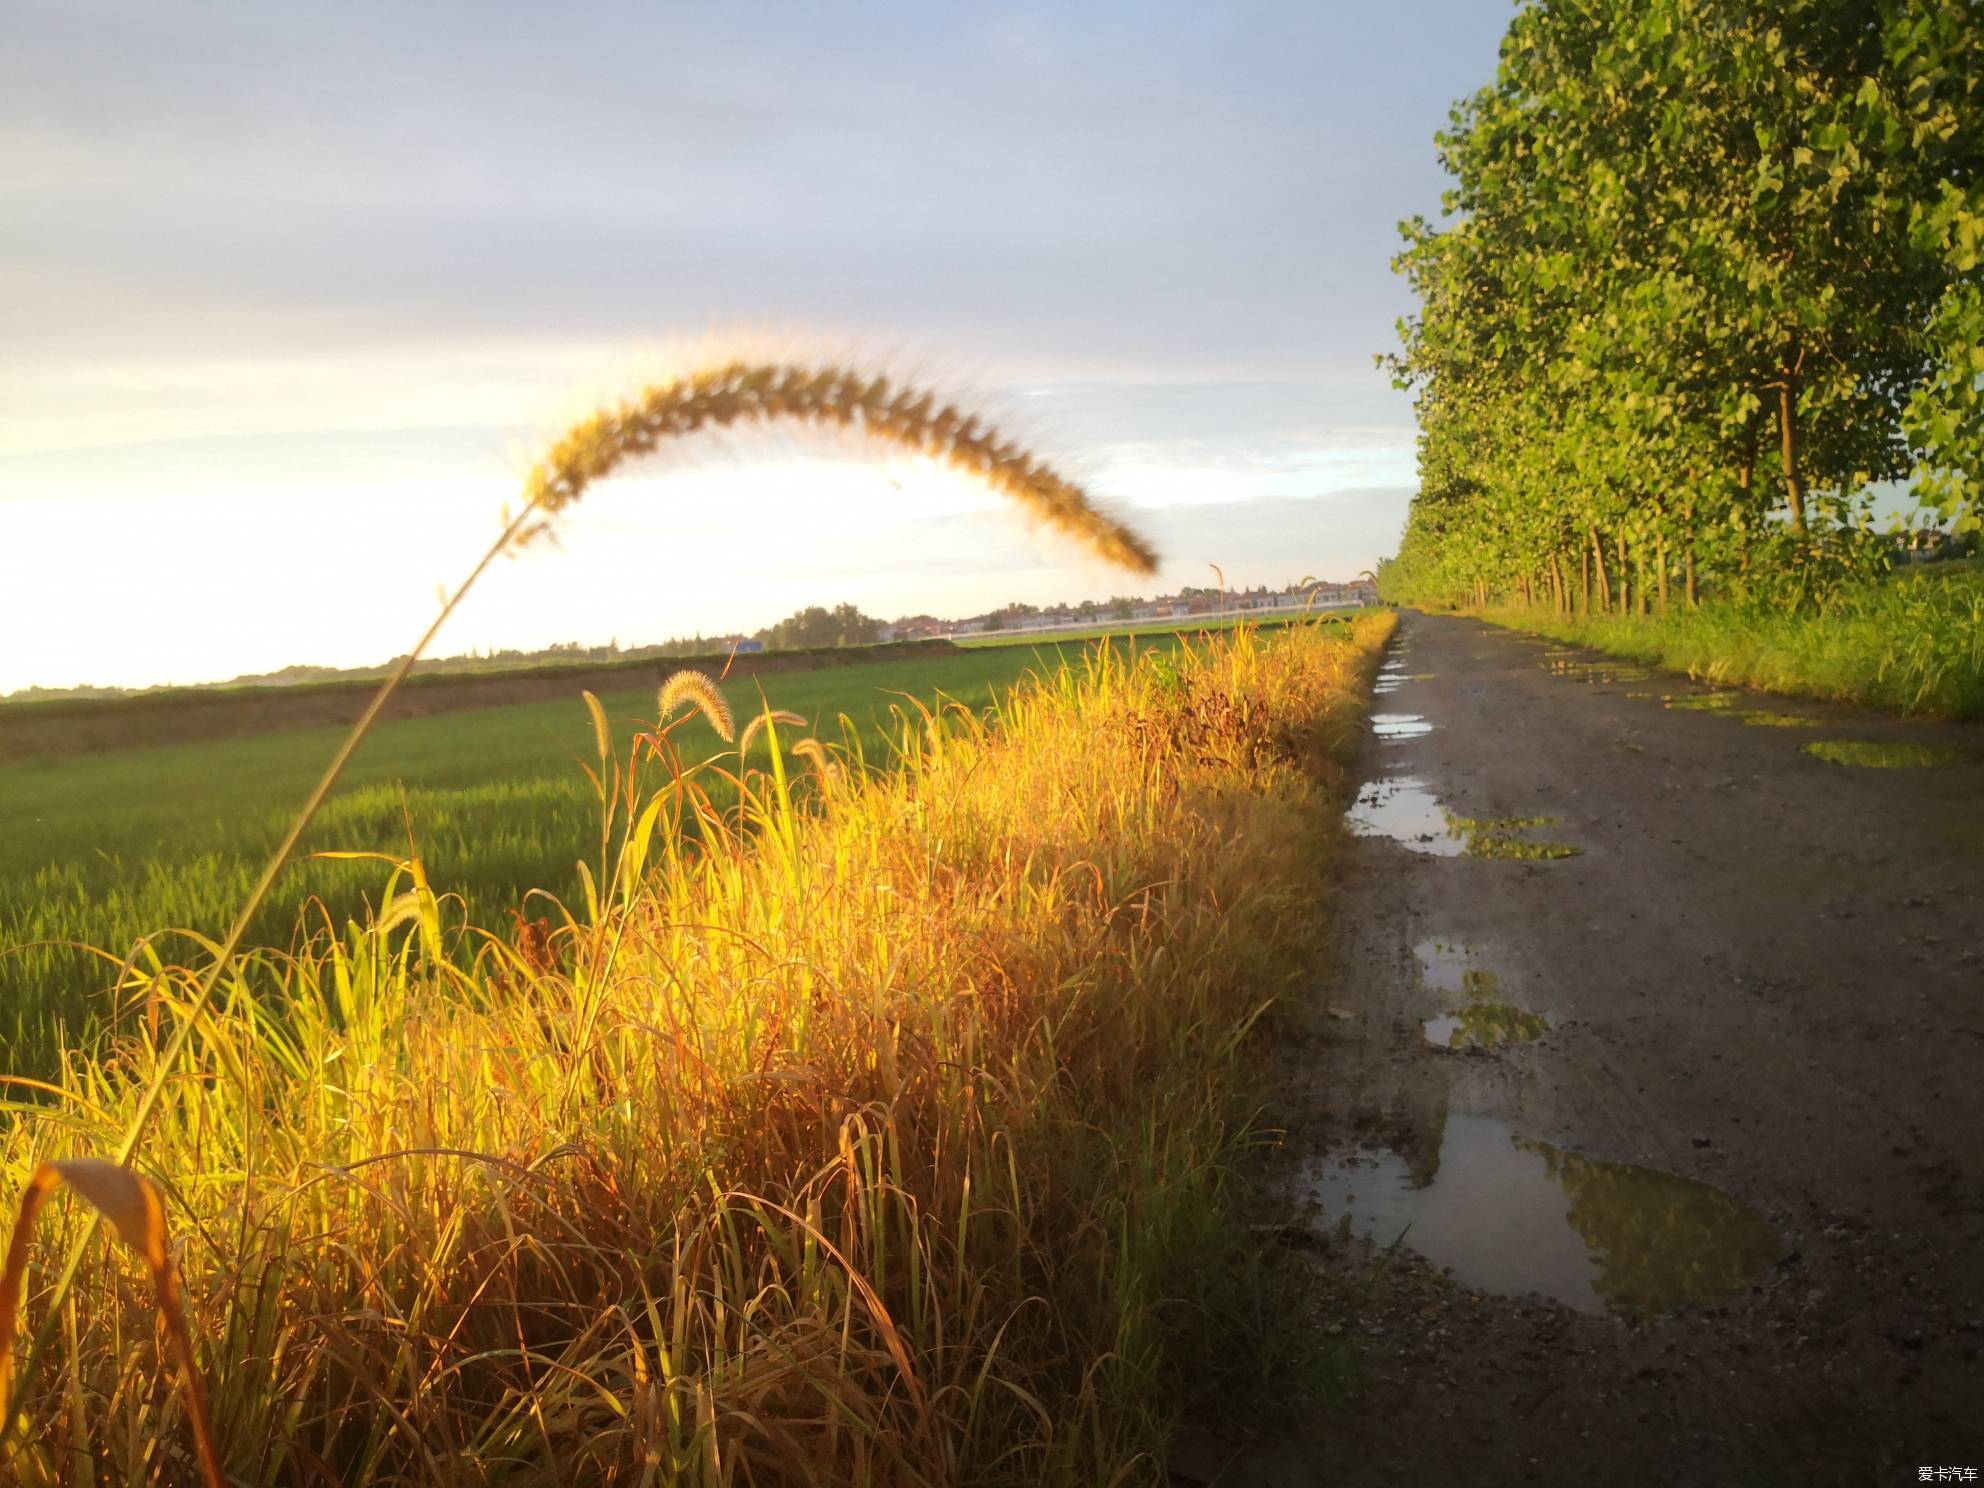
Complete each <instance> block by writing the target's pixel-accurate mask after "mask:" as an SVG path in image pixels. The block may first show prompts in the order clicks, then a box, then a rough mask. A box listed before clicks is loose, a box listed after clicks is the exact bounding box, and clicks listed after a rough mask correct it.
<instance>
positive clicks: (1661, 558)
mask: <svg viewBox="0 0 1984 1488" xmlns="http://www.w3.org/2000/svg"><path fill="white" fill-rule="evenodd" d="M1653 556H1654V558H1655V560H1656V561H1657V562H1658V563H1659V565H1660V569H1659V575H1660V578H1659V582H1660V618H1661V619H1663V620H1665V619H1666V618H1667V534H1666V533H1664V532H1663V533H1661V534H1660V540H1659V541H1658V542H1657V543H1655V544H1654V549H1653Z"/></svg>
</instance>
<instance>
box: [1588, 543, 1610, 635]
mask: <svg viewBox="0 0 1984 1488" xmlns="http://www.w3.org/2000/svg"><path fill="white" fill-rule="evenodd" d="M1591 567H1592V572H1593V573H1594V574H1596V575H1597V578H1598V604H1599V608H1600V609H1601V610H1602V611H1604V612H1605V613H1606V614H1610V613H1611V611H1612V585H1611V583H1610V582H1609V581H1608V580H1607V579H1606V577H1605V544H1604V543H1602V542H1600V541H1599V540H1598V529H1597V528H1595V527H1594V528H1593V529H1592V532H1591ZM1586 613H1587V614H1589V613H1590V608H1589V606H1587V607H1586Z"/></svg>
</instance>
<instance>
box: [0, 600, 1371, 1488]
mask: <svg viewBox="0 0 1984 1488" xmlns="http://www.w3.org/2000/svg"><path fill="white" fill-rule="evenodd" d="M1390 624H1391V621H1390V619H1389V617H1384V616H1371V617H1365V618H1362V619H1360V620H1358V621H1357V622H1356V623H1355V624H1354V625H1353V626H1349V627H1344V626H1330V627H1324V626H1310V625H1302V626H1295V627H1288V628H1284V629H1281V630H1278V631H1276V632H1275V633H1273V635H1272V636H1266V635H1262V634H1259V633H1256V632H1253V631H1250V630H1245V629H1242V630H1238V631H1235V632H1232V633H1229V634H1227V635H1224V636H1221V637H1218V638H1208V639H1207V640H1205V641H1204V642H1202V643H1200V644H1198V645H1196V646H1192V647H1187V648H1181V649H1179V650H1177V651H1174V652H1172V653H1169V654H1168V655H1144V654H1133V655H1127V656H1126V655H1125V654H1124V653H1123V652H1121V651H1120V650H1118V649H1116V648H1112V647H1108V646H1103V647H1099V648H1097V649H1096V650H1095V651H1094V652H1093V653H1092V654H1091V656H1090V659H1089V660H1088V662H1087V664H1086V665H1085V666H1082V667H1075V668H1067V669H1061V670H1056V671H1051V672H1048V673H1046V674H1044V675H1042V676H1040V677H1038V678H1036V679H1034V680H1032V681H1031V682H1029V683H1027V684H1025V685H1023V686H1022V687H1021V688H1019V689H1018V690H1017V691H1016V692H1014V693H1013V694H1012V695H1011V696H1010V697H1009V698H1008V700H1007V701H1006V702H1005V704H1004V705H1003V706H1002V707H1001V709H1000V710H999V711H998V713H997V715H996V717H995V718H993V719H989V720H988V719H985V718H981V717H978V716H975V715H969V714H963V713H959V712H947V713H927V712H924V711H922V710H915V711H909V712H905V713H904V714H903V715H902V716H901V717H900V718H899V721H898V728H897V730H896V733H895V737H894V742H893V750H894V753H895V756H896V758H894V759H892V760H889V761H880V760H871V759H868V758H865V757H864V752H863V751H862V750H860V749H843V750H838V751H831V753H832V754H833V755H834V758H833V759H832V760H831V763H832V764H833V765H834V766H835V767H836V769H837V771H838V777H839V778H838V780H837V781H836V783H835V786H834V788H833V789H832V790H831V791H822V790H819V789H817V788H815V787H814V786H812V785H811V784H810V783H805V782H810V781H812V780H813V779H814V777H815V775H816V771H815V770H814V768H813V767H812V766H809V767H807V768H806V769H804V770H800V771H793V770H792V769H791V766H790V755H791V750H792V744H791V743H790V742H789V736H788V734H787V733H786V732H784V731H782V730H781V728H780V725H779V722H778V721H774V722H773V723H772V724H771V725H769V726H767V727H764V728H763V729H762V733H763V734H764V735H765V736H766V743H765V744H763V745H760V746H759V749H758V752H756V753H754V754H753V755H751V756H750V757H748V758H746V757H744V756H742V755H740V754H738V753H735V752H733V753H730V754H727V755H719V756H716V757H715V758H714V759H712V760H709V761H707V762H703V763H699V764H694V765H684V764H683V763H682V761H681V759H680V757H679V756H678V755H677V754H676V752H675V750H674V748H673V743H672V730H671V729H670V728H669V727H668V724H667V720H659V721H657V723H656V724H655V726H654V727H653V729H652V730H651V732H649V733H648V734H647V735H646V736H644V737H643V739H642V743H641V746H640V747H638V748H636V747H634V745H633V739H632V737H631V735H630V734H628V733H627V731H625V730H622V729H620V728H617V727H613V726H601V727H600V728H599V730H598V734H597V738H596V740H595V748H596V751H597V754H598V764H597V770H596V782H597V785H598V787H599V791H598V795H599V800H600V803H601V811H602V817H603V818H604V820H605V821H606V823H607V827H606V830H605V831H604V833H603V836H602V842H601V845H600V847H599V849H598V856H597V858H595V859H593V861H592V862H591V863H590V864H589V866H587V867H586V868H585V870H584V874H583V877H584V880H585V884H586V889H585V893H584V897H583V902H582V903H578V904H573V905H570V906H566V905H558V906H556V907H555V909H554V911H553V918H554V925H553V928H552V929H551V931H550V933H548V934H543V935H536V934H534V935H529V936H526V935H523V934H521V933H513V932H506V931H505V930H504V929H502V928H501V927H485V926H476V925H472V924H469V923H467V922H466V920H465V918H464V917H463V915H462V914H461V913H460V912H459V910H458V909H456V908H454V907H453V902H452V901H451V900H450V899H449V898H448V897H447V895H446V893H445V887H446V886H445V885H442V884H437V883H433V882H431V881H430V880H429V879H428V876H427V874H426V872H425V870H424V867H423V866H422V865H421V864H420V863H419V862H418V861H417V860H411V859H409V860H407V861H404V862H402V863H399V864H397V865H385V864H381V865H379V871H380V873H381V875H382V885H381V898H382V900H383V901H384V902H385V903H386V904H387V906H388V908H387V909H386V910H385V911H384V912H382V913H381V914H380V915H379V916H378V917H376V918H375V919H374V920H373V921H372V922H371V923H368V924H362V925H361V924H350V925H347V926H345V927H344V928H342V929H341V930H339V931H338V932H337V933H335V934H333V933H331V932H330V931H329V929H328V928H327V929H325V930H322V931H320V932H319V933H318V934H316V935H315V936H312V937H308V938H306V939H304V940H303V941H301V942H300V943H299V944H298V945H296V946H295V947H294V948H292V949H290V950H286V951H283V952H276V951H272V950H248V951H245V952H244V953H243V954H240V955H238V956H236V957H234V958H233V959H232V960H230V961H229V962H228V963H227V964H226V966H225V968H224V970H223V972H222V974H221V975H220V976H219V978H218V980H217V981H214V982H213V983H212V986H211V990H210V991H209V989H208V973H209V969H210V968H205V967H201V966H198V965H195V966H191V967H187V968H184V969H167V970H166V971H164V972H163V973H161V974H156V975H148V976H145V977H144V978H143V979H142V980H143V982H144V987H143V993H144V997H145V999H146V1001H147V1005H148V1014H147V1016H146V1017H144V1018H142V1019H136V1020H132V1021H130V1022H127V1023H126V1024H123V1025H120V1026H119V1027H118V1028H117V1029H116V1030H114V1031H113V1032H111V1033H110V1034H107V1035H106V1036H105V1037H104V1038H103V1039H102V1040H100V1041H99V1042H98V1043H97V1044H95V1045H94V1046H93V1047H91V1048H88V1049H86V1050H83V1051H80V1052H77V1053H74V1054H72V1055H71V1056H70V1057H69V1058H68V1059H67V1061H66V1062H65V1063H64V1065H63V1067H62V1068H61V1069H60V1070H59V1071H58V1072H57V1074H56V1076H55V1077H54V1078H53V1079H52V1080H51V1081H50V1082H49V1083H50V1085H51V1086H52V1088H51V1089H48V1090H43V1091H37V1092H34V1093H33V1094H32V1098H30V1097H29V1095H28V1094H27V1093H23V1094H22V1095H21V1096H19V1097H17V1098H16V1099H15V1100H14V1101H13V1103H12V1104H11V1105H10V1114H9V1117H8V1119H7V1121H6V1124H5V1126H4V1128H0V1172H4V1176H5V1181H6V1183H7V1185H8V1187H9V1189H10V1191H13V1192H19V1191H20V1189H21V1187H22V1186H23V1185H24V1184H25V1183H26V1182H27V1181H28V1179H29V1177H30V1175H32V1174H34V1173H35V1172H37V1170H38V1169H39V1167H40V1165H41V1164H42V1163H43V1162H44V1161H45V1160H48V1159H52V1158H66V1157H68V1156H71V1155H74V1154H92V1153H94V1154H102V1153H107V1152H112V1151H114V1150H115V1149H116V1148H117V1146H118V1144H119V1143H120V1142H122V1141H123V1140H125V1138H126V1135H127V1134H128V1133H129V1132H130V1131H131V1130H132V1129H133V1126H134V1123H135V1122H136V1119H137V1118H138V1116H139V1115H140V1113H141V1110H143V1108H144V1107H145V1106H146V1103H147V1102H149V1120H148V1122H147V1123H146V1129H145V1135H144V1139H143V1141H142V1142H141V1143H140V1144H138V1145H137V1146H136V1149H135V1165H136V1167H137V1168H138V1169H139V1170H141V1171H142V1172H143V1174H144V1175H145V1176H146V1178H148V1179H149V1181H150V1182H151V1183H153V1184H155V1185H156V1186H157V1189H158V1190H159V1191H160V1192H161V1193H162V1194H164V1195H165V1197H166V1198H167V1199H168V1200H169V1201H170V1204H171V1207H172V1210H173V1212H174V1215H175V1234H174V1244H175V1247H176V1255H174V1257H173V1260H174V1262H175V1263H176V1270H177V1274H178V1276H179V1277H180V1278H181V1279H182V1280H183V1287H184V1293H183V1294H184V1306H185V1311H186V1320H187V1324H188V1332H189V1335H190V1337H191V1339H192V1341H193V1347H192V1353H193V1355H194V1360H193V1364H194V1367H195V1369H196V1370H197V1376H198V1378H200V1379H201V1380H203V1381H204V1382H205V1386H206V1395H207V1399H208V1402H209V1404H210V1407H211V1415H212V1421H213V1429H214V1436H215V1438H216V1440H217V1442H218V1450H219V1453H220V1456H221V1459H222V1464H223V1467H224V1470H225V1473H226V1475H227V1481H229V1482H232V1483H238V1484H299V1483H310V1484H318V1483H323V1484H331V1483H356V1482H378V1483H402V1484H416V1483H417V1484H463V1483H489V1482H494V1481H498V1480H500V1481H502V1482H505V1483H513V1484H539V1483H542V1484H552V1483H572V1482H601V1483H628V1484H634V1483H754V1482H755V1483H787V1482H791V1483H873V1484H884V1483H887V1484H894V1483H906V1484H926V1483H927V1484H939V1483H1001V1482H1006V1483H1040V1482H1063V1483H1070V1484H1074V1483H1080V1484H1093V1483H1103V1482H1159V1481H1162V1480H1163V1472H1162V1464H1161V1461H1160V1460H1159V1459H1158V1458H1157V1456H1156V1455H1155V1454H1156V1452H1157V1451H1158V1449H1159V1448H1160V1447H1161V1445H1162V1439H1163V1431H1164V1425H1165V1422H1166V1420H1167V1418H1168V1417H1169V1415H1170V1414H1171V1413H1172V1412H1174V1411H1175V1410H1176V1409H1177V1408H1178V1407H1179V1405H1180V1403H1181V1402H1182V1401H1184V1400H1186V1399H1188V1398H1191V1399H1196V1400H1197V1401H1198V1402H1200V1403H1201V1404H1204V1403H1206V1402H1207V1401H1208V1400H1209V1399H1212V1398H1214V1394H1215V1391H1216V1389H1217V1387H1218V1385H1219V1382H1220V1380H1221V1378H1222V1376H1223V1374H1224V1375H1226V1376H1228V1377H1231V1376H1232V1374H1233V1372H1234V1371H1235V1370H1236V1368H1244V1365H1245V1362H1246V1361H1247V1360H1248V1359H1249V1358H1250V1357H1253V1354H1252V1350H1253V1348H1254V1347H1255V1346H1256V1345H1257V1344H1258V1342H1259V1340H1258V1338H1255V1337H1252V1336H1250V1335H1249V1334H1248V1333H1247V1332H1246V1327H1245V1320H1246V1319H1247V1318H1248V1317H1251V1316H1269V1315H1271V1314H1270V1310H1269V1309H1266V1308H1253V1309H1250V1308H1249V1307H1247V1306H1244V1305H1242V1303H1241V1300H1240V1299H1242V1298H1244V1296H1245V1288H1244V1286H1241V1287H1238V1288H1236V1285H1235V1277H1236V1274H1238V1273H1237V1272H1236V1266H1238V1265H1240V1264H1242V1263H1244V1261H1245V1257H1244V1256H1242V1255H1239V1254H1238V1253H1237V1250H1238V1247H1237V1246H1236V1242H1235V1236H1236V1235H1237V1234H1238V1233H1239V1232H1240V1231H1241V1229H1242V1227H1241V1226H1238V1225H1235V1224H1233V1223H1232V1222H1231V1220H1232V1214H1231V1206H1232V1204H1233V1188H1234V1179H1233V1177H1232V1165H1233V1162H1234V1159H1235V1156H1236V1153H1237V1151H1238V1149H1239V1147H1240V1145H1241V1144H1242V1143H1243V1142H1245V1141H1246V1140H1247V1139H1248V1125H1247V1124H1248V1121H1249V1118H1250V1116H1251V1113H1252V1110H1253V1106H1254V1099H1255V1097H1254V1093H1253V1092H1254V1085H1253V1083H1252V1080H1251V1073H1252V1072H1251V1070H1250V1067H1249V1064H1248V1058H1247V1050H1246V1036H1247V1032H1248V1030H1249V1028H1250V1027H1251V1025H1252V1023H1253V1021H1254V1020H1255V1019H1256V1017H1257V1016H1258V1014H1259V1013H1260V1011H1261V1009H1262V1008H1263V1007H1264V1005H1265V1004H1267V1003H1268V1002H1269V1001H1270V1000H1271V999H1272V998H1273V997H1274V996H1275V994H1276V993H1277V992H1278V991H1279V990H1280V989H1282V988H1283V987H1285V986H1287V985H1288V984H1289V981H1290V979H1291V978H1292V977H1293V976H1294V975H1296V974H1297V973H1298V972H1299V970H1300V968H1301V967H1302V965H1303V964H1304V959H1305V958H1304V952H1305V951H1306V950H1307V949H1308V947H1307V945H1306V939H1307V935H1308V933H1309V932H1308V930H1307V929H1306V928H1305V927H1307V926H1309V925H1311V924H1313V922H1314V918H1315V916H1314V914H1313V910H1314V908H1315V897H1316V893H1317V882H1318V876H1319V869H1320V865H1319V862H1318V859H1319V855H1320V854H1321V853H1322V851H1323V848H1324V846H1325V844H1327V842H1328V841H1329V840H1330V823H1331V819H1332V806H1333V803H1335V801H1336V800H1337V799H1338V792H1337V786H1338V784H1339V781H1340V772H1339V765H1338V762H1339V760H1340V758H1341V757H1342V753H1343V751H1345V750H1347V749H1348V748H1350V747H1352V744H1353V741H1354V740H1355V738H1356V736H1357V725H1358V718H1359V715H1360V712H1361V702H1360V698H1361V690H1362V684H1363V682H1364V680H1365V679H1366V678H1367V677H1368V674H1369V671H1370V668H1371V666H1372V665H1373V661H1374V658H1375V655H1376V652H1377V650H1378V648H1379V647H1380V646H1381V645H1382V644H1383V640H1384V637H1385V635H1386V633H1387V632H1388V630H1389V627H1390ZM767 745H769V748H767V747H766V746H767ZM819 762H822V761H821V760H820V759H818V758H816V761H815V763H819ZM719 784H721V785H722V786H723V788H724V790H725V791H726V792H727V794H726V795H725V797H724V799H725V800H728V801H734V802H735V804H734V805H730V806H723V807H720V806H718V805H717V804H716V803H715V799H714V797H713V794H712V792H713V790H714V789H715V787H716V786H718V785H719ZM584 850H585V851H586V852H587V853H588V854H589V855H590V854H591V853H592V852H593V851H594V849H593V848H592V847H590V846H588V847H586V848H585V849H584ZM82 1222H83V1221H82V1219H81V1216H80V1215H79V1214H78V1213H77V1212H75V1210H74V1209H73V1208H68V1207H63V1208H51V1209H50V1210H48V1211H46V1212H45V1213H44V1215H43V1217H42V1225H41V1228H40V1229H38V1230H37V1231H36V1232H35V1234H34V1236H33V1238H32V1244H31V1247H30V1254H29V1256H28V1260H29V1262H30V1265H29V1268H28V1273H27V1274H28V1277H29V1285H28V1289H27V1294H26V1297H27V1300H26V1313H27V1322H28V1323H29V1324H30V1325H31V1326H39V1327H42V1328H44V1329H46V1330H47V1331H48V1334H49V1337H50V1340H51V1341H50V1343H49V1345H48V1347H47V1351H46V1363H45V1365H44V1367H43V1368H42V1369H41V1370H40V1371H39V1373H38V1374H37V1375H35V1376H34V1377H33V1378H28V1377H26V1376H25V1374H23V1376H21V1377H20V1379H19V1380H18V1385H19V1389H18V1391H17V1396H16V1398H13V1399H10V1400H9V1401H7V1403H6V1406H5V1409H6V1412H7V1420H8V1421H9V1423H10V1425H11V1426H12V1428H13V1429H12V1430H11V1431H10V1433H9V1437H8V1441H7V1444H6V1447H5V1448H4V1450H5V1451H6V1452H7V1453H8V1456H7V1459H6V1461H5V1463H4V1466H0V1475H4V1476H7V1477H8V1478H10V1479H11V1480H13V1481H19V1482H22V1483H48V1484H55V1483H57V1482H66V1481H70V1480H71V1479H70V1477H69V1474H70V1473H71V1470H72V1467H73V1465H74V1464H75V1463H76V1462H78V1461H82V1460H89V1461H93V1462H95V1463H96V1464H98V1466H97V1472H98V1481H102V1480H103V1474H104V1473H106V1472H108V1473H109V1474H110V1475H111V1477H112V1478H114V1479H115V1480H117V1481H124V1482H132V1483H136V1482H139V1481H147V1482H166V1483H181V1482H193V1481H197V1467H196V1462H195V1457H194V1453H193V1446H192V1442H193V1437H192V1433H191V1430H190V1428H189V1425H188V1422H187V1419H186V1416H185V1410H186V1405H185V1401H186V1400H187V1398H189V1397H188V1396H187V1394H186V1393H185V1392H184V1391H183V1390H180V1389H178V1388H177V1381H176V1380H175V1379H174V1378H173V1377H172V1376H171V1375H169V1374H165V1373H162V1372H161V1371H160V1370H159V1369H158V1367H157V1361H158V1358H159V1351H158V1349H157V1348H156V1347H155V1346H154V1343H153V1340H152V1339H151V1337H150V1336H149V1335H150V1333H151V1330H152V1325H151V1323H150V1321H149V1319H150V1318H151V1317H152V1316H153V1313H152V1311H151V1309H150V1307H149V1305H148V1293H147V1283H148V1280H149V1275H148V1273H146V1272H145V1271H144V1270H143V1269H142V1268H139V1267H137V1266H135V1265H132V1264H128V1263H127V1262H126V1260H125V1259H123V1258H122V1256H121V1253H114V1252H110V1251H107V1250H103V1249H101V1248H98V1249H95V1250H92V1251H91V1252H89V1254H90V1256H91V1263H90V1266H89V1268H88V1269H87V1270H86V1271H84V1272H83V1273H82V1278H81V1279H82V1284H81V1285H78V1286H76V1287H74V1288H73V1289H71V1290H70V1291H69V1292H68V1293H67V1294H66V1295H64V1296H61V1297H60V1298H59V1299H58V1297H57V1296H56V1295H55V1293H54V1292H53V1291H52V1289H51V1288H50V1287H49V1285H48V1281H47V1278H48V1277H49V1276H50V1274H51V1273H52V1272H53V1271H54V1269H55V1264H56V1262H57V1261H58V1260H59V1259H60V1257H61V1256H62V1254H63V1253H64V1251H65V1250H66V1249H68V1248H69V1247H70V1246H71V1245H73V1243H74V1240H75V1238H76V1236H77V1234H78V1233H79V1228H80V1225H81V1223H82ZM1243 1279H1244V1278H1243ZM1256 1301H1258V1298H1257V1299H1256Z"/></svg>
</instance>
